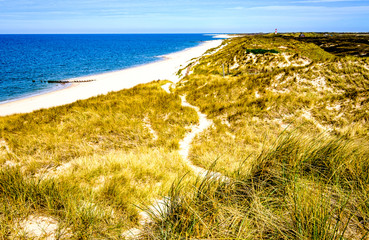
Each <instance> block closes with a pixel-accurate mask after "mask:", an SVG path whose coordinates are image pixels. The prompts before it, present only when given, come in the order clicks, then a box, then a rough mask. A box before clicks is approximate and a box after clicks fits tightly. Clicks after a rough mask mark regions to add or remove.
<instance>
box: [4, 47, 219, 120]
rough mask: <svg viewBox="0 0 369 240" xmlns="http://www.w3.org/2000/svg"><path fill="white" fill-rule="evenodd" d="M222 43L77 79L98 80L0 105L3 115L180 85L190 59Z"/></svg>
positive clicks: (186, 50)
mask: <svg viewBox="0 0 369 240" xmlns="http://www.w3.org/2000/svg"><path fill="white" fill-rule="evenodd" d="M221 43H222V40H212V41H207V42H204V43H202V44H201V45H199V46H196V47H192V48H188V49H185V50H183V51H180V52H175V53H171V54H168V55H165V56H162V57H163V59H162V60H160V61H157V62H154V63H149V64H145V65H141V66H138V67H133V68H128V69H124V70H119V71H114V72H109V73H103V74H97V75H93V76H88V77H80V78H75V79H74V80H78V79H80V80H83V79H86V78H88V79H94V80H96V81H94V82H87V83H77V84H72V85H71V86H69V87H67V88H64V89H62V90H58V91H53V92H49V93H45V94H42V95H38V96H33V97H29V98H25V99H21V100H17V101H13V102H9V103H5V104H0V116H6V115H11V114H15V113H27V112H32V111H34V110H38V109H43V108H50V107H55V106H60V105H64V104H69V103H72V102H75V101H77V100H81V99H87V98H90V97H93V96H97V95H100V94H106V93H108V92H111V91H119V90H122V89H127V88H131V87H134V86H135V85H138V84H142V83H148V82H151V81H154V80H158V79H161V80H164V79H167V80H170V81H172V82H177V81H178V80H179V78H178V76H176V73H177V72H178V70H179V69H180V68H182V67H185V66H186V65H187V63H188V62H189V61H190V60H191V59H193V58H195V57H199V56H201V55H202V54H203V53H205V52H206V50H208V49H210V48H214V47H217V46H219V45H220V44H221Z"/></svg>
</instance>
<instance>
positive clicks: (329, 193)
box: [0, 34, 369, 239]
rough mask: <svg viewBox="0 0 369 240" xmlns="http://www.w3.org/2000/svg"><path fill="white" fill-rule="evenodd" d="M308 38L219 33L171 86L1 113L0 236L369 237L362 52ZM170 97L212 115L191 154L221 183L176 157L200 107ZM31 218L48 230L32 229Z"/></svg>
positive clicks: (366, 64)
mask: <svg viewBox="0 0 369 240" xmlns="http://www.w3.org/2000/svg"><path fill="white" fill-rule="evenodd" d="M306 36H307V37H306V38H305V39H300V38H297V37H295V36H293V35H291V34H289V35H245V36H242V37H236V38H232V39H227V40H224V42H223V44H222V45H221V46H220V47H219V48H216V49H210V50H209V51H208V52H207V53H205V54H204V55H203V56H201V57H200V58H198V59H194V60H193V62H191V63H189V65H188V66H186V67H184V68H183V69H181V70H180V71H179V72H178V74H179V75H180V76H182V80H181V81H180V82H178V83H177V84H175V85H174V84H173V85H172V86H171V93H167V92H166V91H165V90H164V89H162V86H163V85H164V84H166V83H168V81H154V82H152V83H149V84H144V85H139V86H136V87H134V88H132V89H127V90H122V91H119V92H113V93H109V94H107V95H104V96H98V97H94V98H91V99H87V100H83V101H77V102H75V103H73V104H69V105H65V106H61V107H55V108H51V109H46V110H39V111H35V112H33V113H28V114H17V115H12V116H7V117H2V118H0V133H1V136H0V165H1V170H0V239H9V238H20V239H27V238H36V239H37V238H41V239H42V238H45V237H53V238H55V239H124V238H125V237H127V236H128V235H126V234H125V232H126V231H127V230H129V229H132V228H141V229H143V230H142V231H140V233H139V234H138V235H135V236H133V238H140V239H367V238H369V135H368V134H369V125H368V124H367V122H368V120H369V95H368V88H369V59H368V58H367V57H365V56H364V55H360V56H356V54H352V48H348V49H350V50H349V51H347V52H346V53H345V51H343V50H342V48H341V47H340V50H339V53H338V52H335V51H333V50H332V51H330V52H327V51H326V50H324V46H320V45H321V44H318V42H319V43H321V42H322V41H323V40H321V39H320V38H324V44H327V42H329V37H327V36H325V35H324V36H320V35H317V34H314V36H309V34H306ZM351 37H352V36H351ZM364 37H365V36H360V38H364ZM312 38H314V39H312ZM366 38H368V37H366ZM319 39H320V40H319ZM342 39H343V40H342V41H346V42H345V43H347V42H349V41H348V40H347V36H346V35H345V36H342ZM339 40H340V36H339V35H335V37H334V38H333V37H332V42H334V43H335V44H339V42H340V41H339ZM360 41H361V40H360ZM353 44H356V42H355V41H353ZM340 46H343V45H340ZM360 51H364V50H362V49H361V50H360ZM180 96H186V99H187V101H188V102H189V103H190V104H192V105H194V106H197V107H198V108H199V109H200V111H201V112H202V113H204V114H206V115H207V118H208V119H210V120H212V122H213V124H212V126H211V127H209V128H208V129H206V130H205V131H204V132H202V133H200V134H198V135H197V137H196V138H195V140H194V141H193V142H192V144H191V148H190V150H189V160H190V161H191V162H192V163H193V164H194V165H196V166H199V167H201V168H203V169H208V170H211V171H213V172H217V173H219V174H222V176H225V177H226V178H214V177H212V176H211V175H210V174H209V175H207V176H206V177H202V176H196V174H195V172H194V171H193V170H192V168H191V167H190V166H189V165H188V162H186V161H185V160H184V159H182V157H181V155H180V151H179V143H180V141H181V140H182V139H183V138H184V137H185V135H186V134H187V133H189V132H190V131H191V129H190V128H191V126H193V125H195V124H197V123H198V122H199V116H198V114H197V113H196V111H195V110H194V109H192V108H190V107H184V106H183V105H182V102H181V98H180ZM163 198H164V199H165V201H164V203H163V204H164V205H165V208H163V209H162V211H161V212H160V211H159V214H158V213H157V211H156V212H154V211H152V209H150V205H151V204H152V203H153V200H154V199H163ZM145 206H146V207H147V208H145ZM142 209H146V210H147V212H148V214H149V215H150V216H151V217H152V218H153V221H152V222H149V223H146V224H145V225H144V226H140V222H141V221H140V212H141V211H142ZM37 221H38V222H39V225H41V223H44V222H46V223H48V225H49V226H51V227H54V229H52V230H50V231H46V230H45V231H44V232H43V233H41V234H38V235H37V234H36V235H32V234H34V233H32V231H29V230H28V228H27V226H28V225H32V223H34V222H37ZM141 225H142V224H141ZM45 228H46V227H45ZM130 237H131V238H132V236H130ZM127 238H128V237H127Z"/></svg>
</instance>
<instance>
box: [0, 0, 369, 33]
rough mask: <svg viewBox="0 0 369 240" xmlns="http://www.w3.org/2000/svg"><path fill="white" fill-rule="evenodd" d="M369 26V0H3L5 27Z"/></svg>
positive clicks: (211, 29) (0, 17) (217, 29)
mask: <svg viewBox="0 0 369 240" xmlns="http://www.w3.org/2000/svg"><path fill="white" fill-rule="evenodd" d="M275 28H278V30H279V31H280V32H300V31H346V32H347V31H350V32H363V31H365V32H368V31H369V0H290V1H273V0H266V1H255V0H254V1H249V0H197V1H195V0H172V1H169V0H156V1H154V0H48V1H46V0H0V33H243V32H245V33H247V32H272V31H274V29H275Z"/></svg>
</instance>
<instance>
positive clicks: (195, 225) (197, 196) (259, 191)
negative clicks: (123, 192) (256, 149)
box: [146, 132, 369, 239]
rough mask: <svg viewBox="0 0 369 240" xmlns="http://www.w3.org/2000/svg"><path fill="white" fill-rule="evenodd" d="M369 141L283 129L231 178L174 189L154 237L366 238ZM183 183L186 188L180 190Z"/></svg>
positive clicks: (152, 231) (150, 233) (149, 233)
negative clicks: (285, 130)
mask: <svg viewBox="0 0 369 240" xmlns="http://www.w3.org/2000/svg"><path fill="white" fill-rule="evenodd" d="M368 156H369V148H368V145H365V146H362V145H361V144H360V143H356V142H352V141H349V140H344V139H339V138H336V137H330V136H327V135H319V136H314V135H313V136H309V134H304V135H301V134H299V133H296V132H293V133H283V134H282V135H280V136H279V137H278V139H277V141H276V142H275V143H274V144H273V145H272V146H270V147H268V148H265V149H263V151H262V152H261V153H260V154H259V155H257V156H253V157H250V158H249V159H247V161H245V163H244V164H243V165H242V166H241V167H240V168H239V169H237V171H235V172H234V173H233V174H232V181H231V182H230V183H229V182H222V181H220V180H215V179H211V178H208V179H199V180H198V182H197V184H195V185H194V186H193V188H192V190H191V191H189V190H188V189H187V187H185V186H182V185H181V183H176V184H174V185H173V187H172V190H171V191H170V192H169V196H170V198H171V200H172V201H171V202H168V208H169V209H170V210H169V211H168V212H169V213H170V214H168V215H167V216H166V218H164V219H156V225H155V227H154V228H151V229H148V231H147V233H146V234H147V237H149V238H153V239H177V238H180V237H186V238H189V239H194V238H195V239H366V238H367V237H368V236H369V235H368V234H369V228H368V223H369V222H368V221H369V212H368V210H369V208H368V199H369V198H368V197H369V195H368V190H367V189H368V186H369V184H368V183H369V182H368V179H369V178H368V177H369V176H368V170H369V169H368V166H369V157H368ZM182 187H183V188H184V189H182Z"/></svg>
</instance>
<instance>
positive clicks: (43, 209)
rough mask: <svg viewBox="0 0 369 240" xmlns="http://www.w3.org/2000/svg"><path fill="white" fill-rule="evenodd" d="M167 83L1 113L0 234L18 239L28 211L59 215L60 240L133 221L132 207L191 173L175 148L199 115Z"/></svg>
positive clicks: (105, 234) (104, 233) (106, 233)
mask: <svg viewBox="0 0 369 240" xmlns="http://www.w3.org/2000/svg"><path fill="white" fill-rule="evenodd" d="M165 83H166V82H165V81H161V82H153V83H150V84H145V85H139V86H137V87H134V88H132V89H129V90H123V91H120V92H114V93H109V94H108V95H105V96H98V97H94V98H91V99H88V100H83V101H78V102H76V103H73V104H70V105H66V106H61V107H56V108H52V109H47V110H40V111H36V112H33V113H29V114H20V115H13V116H8V117H3V118H1V119H0V129H1V130H0V131H1V137H2V149H1V155H0V157H1V160H0V162H1V163H2V169H1V173H0V175H1V176H0V179H1V180H0V182H1V184H0V202H1V204H0V205H1V206H2V207H1V208H2V209H1V214H0V216H1V217H0V232H1V234H0V235H1V236H3V237H4V238H16V237H17V236H18V235H19V233H20V232H21V230H20V229H21V226H20V225H21V224H20V222H22V220H24V219H27V217H28V216H50V217H52V218H54V219H56V220H57V221H58V229H59V231H58V232H59V235H58V236H59V237H61V238H65V239H69V238H73V239H91V238H103V239H106V238H119V237H120V238H121V237H122V236H121V234H122V232H124V230H127V229H129V228H131V227H133V226H136V224H137V220H138V212H140V209H139V208H137V207H136V205H139V204H149V203H150V201H152V200H153V199H155V198H161V193H163V192H166V191H167V190H168V189H169V187H170V184H171V183H172V182H173V181H174V180H175V179H176V178H178V177H180V176H182V175H184V174H186V173H187V172H189V171H190V169H189V168H188V167H187V166H186V165H185V164H184V163H183V161H182V159H181V157H180V156H179V154H178V153H177V151H176V150H177V149H178V142H179V140H180V139H182V138H183V136H184V134H185V133H186V132H187V131H188V130H187V129H186V127H187V126H189V125H192V124H195V123H196V122H197V121H198V117H197V114H196V112H195V111H194V110H192V109H190V108H184V107H182V106H181V100H180V98H179V97H178V96H176V95H174V94H168V93H166V92H165V91H164V90H163V89H162V88H161V85H162V84H165ZM148 124H149V125H150V126H148ZM150 129H152V130H153V131H155V134H156V135H157V138H155V137H154V136H153V133H152V132H150ZM17 234H18V235H17ZM26 236H27V233H25V235H24V237H26ZM45 236H46V235H45ZM18 237H19V236H18Z"/></svg>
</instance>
